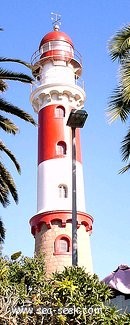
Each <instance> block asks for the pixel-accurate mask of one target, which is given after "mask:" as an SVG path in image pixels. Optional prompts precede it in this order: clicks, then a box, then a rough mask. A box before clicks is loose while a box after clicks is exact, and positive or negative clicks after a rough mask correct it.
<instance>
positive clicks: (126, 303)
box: [103, 265, 130, 313]
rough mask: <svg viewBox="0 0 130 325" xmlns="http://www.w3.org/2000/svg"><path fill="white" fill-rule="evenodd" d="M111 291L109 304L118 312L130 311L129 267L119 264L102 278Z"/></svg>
mask: <svg viewBox="0 0 130 325" xmlns="http://www.w3.org/2000/svg"><path fill="white" fill-rule="evenodd" d="M103 282H105V283H106V284H107V285H108V286H109V287H110V288H111V289H112V292H113V298H112V299H111V304H112V305H114V306H116V307H117V309H118V310H120V312H122V313H123V312H127V313H130V267H128V266H127V265H120V266H118V268H117V269H116V270H115V271H113V272H112V273H111V274H110V275H108V276H107V277H106V278H105V279H103Z"/></svg>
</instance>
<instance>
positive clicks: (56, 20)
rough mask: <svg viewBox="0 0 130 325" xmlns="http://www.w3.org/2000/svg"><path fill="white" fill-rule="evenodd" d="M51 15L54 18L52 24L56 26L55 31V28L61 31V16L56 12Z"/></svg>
mask: <svg viewBox="0 0 130 325" xmlns="http://www.w3.org/2000/svg"><path fill="white" fill-rule="evenodd" d="M51 15H52V16H53V17H51V20H52V21H53V22H52V24H53V26H54V29H55V28H57V29H59V28H60V25H61V15H59V14H57V13H54V12H51Z"/></svg>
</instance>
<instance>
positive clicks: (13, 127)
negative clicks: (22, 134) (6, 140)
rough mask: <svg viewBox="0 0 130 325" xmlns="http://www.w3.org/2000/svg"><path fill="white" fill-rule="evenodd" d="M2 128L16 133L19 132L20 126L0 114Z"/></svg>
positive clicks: (0, 126)
mask: <svg viewBox="0 0 130 325" xmlns="http://www.w3.org/2000/svg"><path fill="white" fill-rule="evenodd" d="M0 128H1V129H3V130H4V131H6V132H7V133H12V134H16V133H17V132H18V127H17V126H16V125H15V124H14V123H13V122H12V121H11V120H9V119H8V118H5V117H3V116H2V115H0Z"/></svg>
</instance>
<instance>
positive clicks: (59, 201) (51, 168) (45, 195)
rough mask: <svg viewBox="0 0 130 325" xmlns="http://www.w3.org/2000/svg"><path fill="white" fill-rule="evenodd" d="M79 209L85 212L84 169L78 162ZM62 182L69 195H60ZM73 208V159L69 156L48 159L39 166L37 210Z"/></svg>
mask: <svg viewBox="0 0 130 325" xmlns="http://www.w3.org/2000/svg"><path fill="white" fill-rule="evenodd" d="M76 175H77V210H78V211H81V212H85V198H84V183H83V170H82V164H81V163H80V162H77V163H76ZM60 184H63V185H66V186H67V188H68V197H67V198H61V197H60V196H59V188H58V186H59V185H60ZM71 209H72V161H71V159H68V158H57V159H50V160H46V161H44V162H42V163H40V165H39V166H38V193H37V212H38V213H40V212H45V211H51V210H71Z"/></svg>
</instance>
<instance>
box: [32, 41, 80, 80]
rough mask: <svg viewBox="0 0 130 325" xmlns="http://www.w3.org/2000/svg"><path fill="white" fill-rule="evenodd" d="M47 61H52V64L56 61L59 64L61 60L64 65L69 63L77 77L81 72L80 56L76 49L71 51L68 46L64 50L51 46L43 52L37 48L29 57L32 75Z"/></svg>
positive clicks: (37, 72)
mask: <svg viewBox="0 0 130 325" xmlns="http://www.w3.org/2000/svg"><path fill="white" fill-rule="evenodd" d="M47 61H52V62H53V63H54V64H56V62H57V63H60V64H62V62H63V64H65V65H68V64H71V65H72V66H73V69H74V71H75V74H76V75H77V77H79V76H80V75H81V73H82V57H81V54H80V53H79V52H78V51H77V50H76V49H74V50H73V53H71V52H70V48H68V50H67V48H66V50H65V51H64V50H62V49H60V50H58V49H55V48H54V49H53V47H52V46H51V50H48V51H46V52H44V53H43V54H42V53H41V51H39V50H37V51H35V52H34V54H33V55H32V57H31V65H32V73H33V75H34V77H36V76H37V74H39V70H40V68H42V67H43V65H44V64H45V63H46V62H47Z"/></svg>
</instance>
